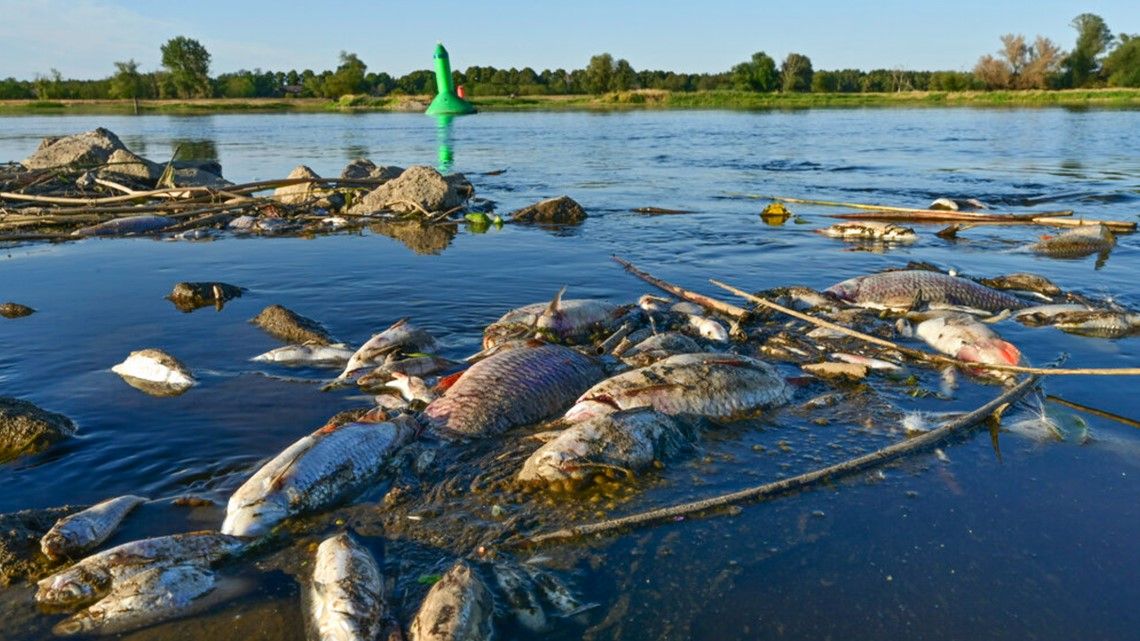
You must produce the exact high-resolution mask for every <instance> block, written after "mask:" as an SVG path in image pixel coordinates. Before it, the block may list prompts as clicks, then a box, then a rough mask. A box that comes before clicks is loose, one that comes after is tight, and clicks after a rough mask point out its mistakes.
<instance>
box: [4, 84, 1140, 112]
mask: <svg viewBox="0 0 1140 641" xmlns="http://www.w3.org/2000/svg"><path fill="white" fill-rule="evenodd" d="M430 102H431V96H388V97H383V98H374V97H371V96H344V97H343V98H341V99H340V100H335V101H330V100H326V99H323V98H210V99H200V100H141V101H139V103H138V112H139V113H142V114H147V113H230V112H237V113H257V112H263V113H274V112H297V113H306V112H329V111H348V112H358V111H411V112H421V111H423V110H424V109H426V108H427V105H428V103H430ZM472 102H473V103H474V104H475V106H476V107H478V108H479V109H480V110H482V111H539V110H565V109H573V110H579V109H586V110H590V109H810V108H817V107H825V108H834V107H918V106H964V107H985V106H1003V107H1036V106H1066V107H1082V106H1083V107H1140V89H1073V90H1066V91H963V92H935V91H910V92H899V93H802V94H801V93H790V94H784V93H771V94H761V93H753V92H747V91H697V92H691V93H689V92H686V93H674V92H668V91H657V90H644V91H626V92H619V93H611V94H606V95H604V96H585V95H578V96H521V97H516V98H510V97H506V96H487V97H476V98H473V99H472ZM134 112H135V104H134V103H133V102H132V101H130V100H4V101H0V115H5V114H10V115H19V114H36V113H77V114H130V113H134Z"/></svg>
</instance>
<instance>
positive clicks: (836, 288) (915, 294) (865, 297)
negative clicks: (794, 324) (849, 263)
mask: <svg viewBox="0 0 1140 641" xmlns="http://www.w3.org/2000/svg"><path fill="white" fill-rule="evenodd" d="M825 291H827V293H829V294H832V295H833V296H835V297H837V298H839V299H840V300H843V301H846V302H848V303H851V304H853V305H857V306H859V307H872V308H875V309H914V308H916V307H919V306H921V305H959V306H964V307H970V308H974V309H982V310H986V311H989V312H997V311H1001V310H1003V309H1011V310H1017V309H1022V308H1023V307H1028V306H1029V303H1027V302H1025V301H1023V300H1021V299H1020V298H1017V297H1016V296H1011V295H1009V294H1006V293H1003V292H999V291H997V290H993V289H990V288H989V287H986V286H985V285H980V284H978V283H975V282H974V281H972V280H967V279H965V278H959V277H957V276H951V275H949V274H942V273H939V272H931V271H925V270H902V271H894V272H881V273H878V274H871V275H869V276H858V277H856V278H851V279H848V280H845V281H843V282H841V283H837V284H835V285H832V286H831V287H828V288H827V290H825Z"/></svg>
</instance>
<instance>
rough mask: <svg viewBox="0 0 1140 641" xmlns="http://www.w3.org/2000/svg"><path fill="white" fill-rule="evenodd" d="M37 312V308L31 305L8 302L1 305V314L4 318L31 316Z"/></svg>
mask: <svg viewBox="0 0 1140 641" xmlns="http://www.w3.org/2000/svg"><path fill="white" fill-rule="evenodd" d="M35 312H36V310H34V309H32V308H31V307H28V306H27V305H21V304H19V303H12V302H7V303H4V304H2V305H0V316H3V317H4V318H23V317H24V316H31V315H32V314H34V313H35Z"/></svg>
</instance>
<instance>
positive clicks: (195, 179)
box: [171, 167, 233, 188]
mask: <svg viewBox="0 0 1140 641" xmlns="http://www.w3.org/2000/svg"><path fill="white" fill-rule="evenodd" d="M171 180H172V182H173V183H174V186H175V187H214V188H222V187H230V186H232V185H233V183H232V182H230V181H228V180H226V179H225V178H222V177H221V176H219V175H218V174H215V173H212V172H209V171H206V170H205V169H199V168H197V167H183V168H181V169H177V168H176V169H175V170H174V176H173V177H172V178H171Z"/></svg>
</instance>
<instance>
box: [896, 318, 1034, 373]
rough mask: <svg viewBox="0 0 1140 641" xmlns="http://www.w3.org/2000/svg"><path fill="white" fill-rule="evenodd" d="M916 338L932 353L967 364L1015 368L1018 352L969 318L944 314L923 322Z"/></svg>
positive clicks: (917, 326) (984, 326) (917, 329)
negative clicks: (941, 354)
mask: <svg viewBox="0 0 1140 641" xmlns="http://www.w3.org/2000/svg"><path fill="white" fill-rule="evenodd" d="M914 334H915V336H918V337H919V338H921V339H922V340H924V341H926V344H927V345H930V346H931V347H933V348H934V349H936V350H938V351H939V352H942V353H943V354H946V355H947V356H953V357H954V358H956V359H958V360H960V361H966V362H968V363H990V364H1002V365H1017V364H1018V363H1020V362H1021V351H1020V350H1018V349H1017V347H1015V346H1014V345H1012V344H1010V343H1007V342H1006V341H1004V340H1002V339H1001V337H1000V336H998V334H997V332H995V331H994V330H992V329H990V327H989V326H988V325H986V324H984V323H982V322H980V321H978V320H977V319H976V318H974V317H973V316H970V315H969V314H947V315H944V316H936V317H934V318H930V319H927V320H924V321H922V322H921V323H919V324H918V325H916V326H915V328H914Z"/></svg>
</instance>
